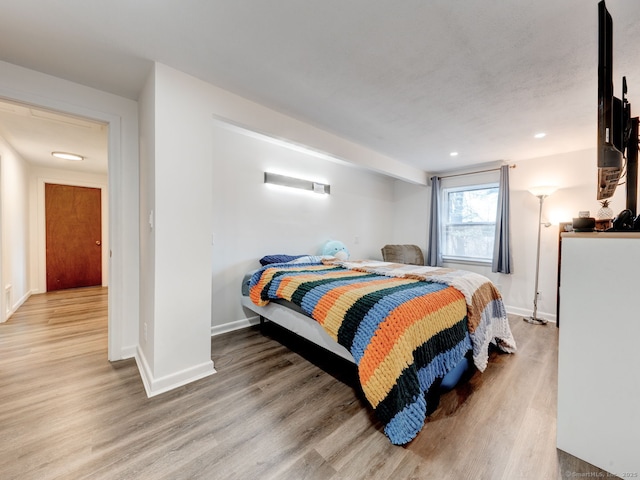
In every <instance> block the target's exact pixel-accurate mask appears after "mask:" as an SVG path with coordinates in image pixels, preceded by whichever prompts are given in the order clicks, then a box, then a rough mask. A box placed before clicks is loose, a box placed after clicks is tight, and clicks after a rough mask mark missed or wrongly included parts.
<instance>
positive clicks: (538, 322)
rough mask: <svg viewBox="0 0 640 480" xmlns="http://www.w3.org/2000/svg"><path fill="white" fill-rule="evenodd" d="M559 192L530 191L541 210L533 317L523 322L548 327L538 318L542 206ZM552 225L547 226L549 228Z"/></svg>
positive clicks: (535, 189)
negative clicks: (537, 200)
mask: <svg viewBox="0 0 640 480" xmlns="http://www.w3.org/2000/svg"><path fill="white" fill-rule="evenodd" d="M556 190H557V187H535V188H531V189H529V192H531V194H533V195H535V196H536V197H538V199H539V200H540V208H539V209H538V244H537V251H536V281H535V289H534V290H535V291H534V293H533V315H531V316H530V317H524V318H523V320H524V321H525V322H529V323H532V324H534V325H546V323H547V321H546V320H544V319H542V318H538V279H539V276H540V233H541V231H542V204H543V203H544V199H545V198H547V197H548V196H549V195H551V194H552V193H553V192H555V191H556ZM549 225H550V224H546V226H547V227H548V226H549Z"/></svg>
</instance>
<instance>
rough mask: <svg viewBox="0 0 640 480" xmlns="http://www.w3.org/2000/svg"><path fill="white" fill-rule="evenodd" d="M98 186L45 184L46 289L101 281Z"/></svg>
mask: <svg viewBox="0 0 640 480" xmlns="http://www.w3.org/2000/svg"><path fill="white" fill-rule="evenodd" d="M101 211H102V208H101V192H100V189H99V188H89V187H74V186H71V185H57V184H51V183H47V184H45V221H46V242H47V254H46V256H47V259H46V268H47V291H52V290H61V289H64V288H76V287H89V286H94V285H102V224H101V217H102V215H101Z"/></svg>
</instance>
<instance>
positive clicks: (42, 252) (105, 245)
mask: <svg viewBox="0 0 640 480" xmlns="http://www.w3.org/2000/svg"><path fill="white" fill-rule="evenodd" d="M37 182H38V186H37V202H36V219H37V220H36V222H37V226H36V228H37V232H38V233H37V240H36V250H37V253H36V255H35V258H36V259H37V266H36V269H37V274H36V276H37V279H38V280H37V287H36V288H37V291H38V292H46V291H47V232H46V225H47V222H46V220H47V219H46V211H45V191H44V185H45V183H55V184H57V185H69V186H72V187H89V188H99V189H100V202H101V205H100V209H101V212H100V223H101V224H102V238H101V239H100V241H101V242H102V253H101V258H102V262H101V264H102V286H103V287H106V286H108V285H109V255H108V252H109V206H108V205H109V194H108V185H107V182H104V183H95V182H88V181H83V180H69V179H66V178H54V177H38V180H37Z"/></svg>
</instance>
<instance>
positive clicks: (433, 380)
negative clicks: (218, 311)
mask: <svg viewBox="0 0 640 480" xmlns="http://www.w3.org/2000/svg"><path fill="white" fill-rule="evenodd" d="M265 258H267V257H265ZM286 259H287V260H289V261H286V262H277V263H269V262H267V263H266V264H265V265H264V266H263V267H262V268H260V269H258V270H256V271H254V272H251V273H250V274H249V275H247V276H246V277H245V280H244V281H243V296H242V304H243V305H244V306H245V307H246V308H248V309H250V310H252V311H253V312H255V313H257V314H258V315H259V316H260V317H261V319H263V318H266V319H268V320H270V321H272V322H274V323H277V324H279V325H281V326H282V327H284V328H286V329H288V330H290V331H292V332H294V333H296V334H298V335H300V336H302V337H304V338H306V339H308V340H310V341H312V342H313V343H315V344H317V345H319V346H321V347H323V348H325V349H327V350H329V351H330V352H333V353H334V354H336V355H339V356H341V357H343V358H345V359H347V360H349V361H351V362H354V363H355V364H356V365H357V367H358V377H359V381H360V384H361V386H362V391H363V393H364V395H365V397H366V399H367V401H368V402H369V403H370V404H371V406H372V408H373V410H374V411H375V414H376V416H377V418H378V419H379V420H380V421H381V422H382V424H383V425H384V433H385V434H386V435H387V437H388V438H389V440H390V441H391V442H392V443H393V444H396V445H404V444H406V443H409V442H410V441H411V440H412V439H413V438H415V436H416V435H417V434H418V433H419V432H420V430H421V429H422V427H423V425H424V423H425V420H426V418H427V415H428V414H429V413H430V412H431V411H433V408H432V405H430V404H429V402H430V401H431V402H433V400H432V399H433V398H434V396H433V391H434V389H439V388H441V387H442V386H443V385H444V386H446V387H448V388H451V387H452V386H453V385H454V384H455V382H456V381H458V379H459V378H460V377H461V376H462V375H463V373H464V371H465V370H466V369H467V368H468V367H469V361H471V362H472V363H473V366H474V367H475V368H477V369H478V370H479V371H484V370H485V368H486V366H487V362H488V354H489V348H490V347H491V346H495V347H497V348H499V349H500V350H502V351H504V352H507V353H513V352H515V351H516V343H515V340H514V338H513V335H512V334H511V330H510V327H509V323H508V320H507V315H506V311H505V308H504V304H503V302H502V298H501V297H500V294H499V292H498V290H497V289H496V287H495V286H494V285H493V284H492V283H491V282H490V281H489V280H488V279H487V278H486V277H483V276H481V275H478V274H475V273H472V272H467V271H463V270H453V269H448V268H435V267H425V266H416V265H405V264H397V263H391V262H380V261H375V260H363V261H339V260H337V259H335V258H330V257H329V258H326V257H324V258H323V257H313V256H299V257H294V258H293V259H292V260H291V259H289V258H286ZM263 260H264V259H263ZM280 260H282V258H280Z"/></svg>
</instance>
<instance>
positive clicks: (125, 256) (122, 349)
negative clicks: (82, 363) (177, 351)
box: [0, 62, 140, 361]
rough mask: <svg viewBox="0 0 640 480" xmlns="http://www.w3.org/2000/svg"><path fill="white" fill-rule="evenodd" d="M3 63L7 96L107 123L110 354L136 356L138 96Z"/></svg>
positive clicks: (1, 81) (1, 88) (1, 83)
mask: <svg viewBox="0 0 640 480" xmlns="http://www.w3.org/2000/svg"><path fill="white" fill-rule="evenodd" d="M0 67H1V68H2V70H3V75H2V76H1V77H0V96H2V97H3V98H6V99H8V100H13V101H18V102H23V103H26V104H29V105H33V106H36V107H41V108H46V109H51V110H54V111H58V112H62V113H67V114H70V115H76V116H80V117H84V118H88V119H92V120H96V121H99V122H104V123H105V124H106V125H108V147H107V148H108V190H109V192H110V195H109V202H108V203H109V215H108V217H109V218H108V222H105V225H108V227H109V247H110V248H109V253H108V258H109V261H108V264H109V269H108V271H109V279H108V285H109V295H108V345H107V351H108V354H107V355H108V359H109V360H111V361H115V360H122V359H125V358H132V357H133V356H134V355H135V352H136V345H137V343H138V328H137V327H138V325H137V319H138V316H139V283H138V280H139V269H138V259H139V246H140V245H139V226H138V216H139V212H138V195H139V184H138V165H139V160H138V158H139V157H138V111H137V102H135V101H130V100H128V99H125V98H124V97H117V96H116V95H112V94H110V93H107V92H103V91H100V90H95V89H92V88H90V87H86V86H83V85H79V84H74V83H72V82H68V81H66V80H63V79H61V78H57V77H51V76H48V75H44V74H42V73H39V72H36V71H33V70H28V69H24V68H22V67H18V66H15V65H12V64H7V63H4V62H0ZM114 192H116V193H118V194H114ZM123 192H124V193H123ZM125 202H126V208H125ZM132 210H133V213H132ZM105 250H106V249H105ZM112 252H113V255H112ZM33 281H34V279H33V278H31V279H30V282H33Z"/></svg>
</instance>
